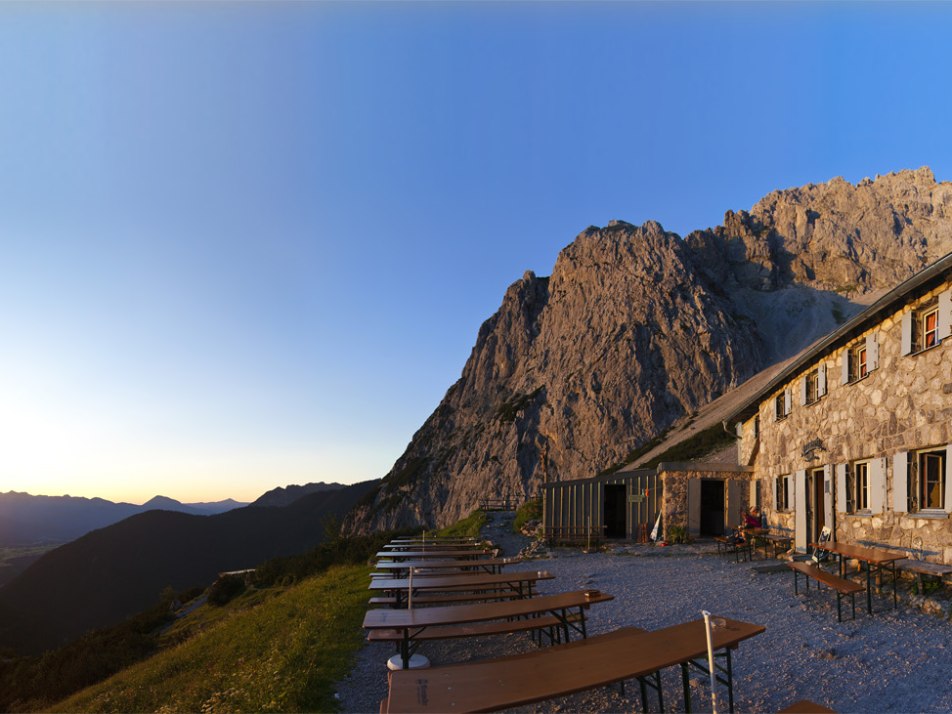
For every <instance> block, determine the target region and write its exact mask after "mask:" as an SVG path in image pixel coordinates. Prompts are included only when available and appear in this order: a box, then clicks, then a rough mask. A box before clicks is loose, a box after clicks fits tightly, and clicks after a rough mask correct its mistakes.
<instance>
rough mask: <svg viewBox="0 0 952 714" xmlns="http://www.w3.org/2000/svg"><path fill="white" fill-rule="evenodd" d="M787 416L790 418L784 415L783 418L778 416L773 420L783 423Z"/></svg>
mask: <svg viewBox="0 0 952 714" xmlns="http://www.w3.org/2000/svg"><path fill="white" fill-rule="evenodd" d="M788 416H790V415H789V414H784V415H783V416H778V417H777V418H776V419H775V421H784V420H785V419H786V418H787V417H788Z"/></svg>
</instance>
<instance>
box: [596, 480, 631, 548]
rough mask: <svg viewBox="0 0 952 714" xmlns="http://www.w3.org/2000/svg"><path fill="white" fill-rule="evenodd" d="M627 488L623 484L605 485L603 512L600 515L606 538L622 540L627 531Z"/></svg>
mask: <svg viewBox="0 0 952 714" xmlns="http://www.w3.org/2000/svg"><path fill="white" fill-rule="evenodd" d="M626 496H627V488H626V487H625V484H623V483H608V484H605V511H604V513H603V514H602V515H603V517H604V520H603V523H604V524H605V537H606V538H624V537H625V536H626V531H627V527H626V526H627V525H628V523H627V519H626V517H625V516H626V513H625V511H626V510H627V506H628V499H627V497H626Z"/></svg>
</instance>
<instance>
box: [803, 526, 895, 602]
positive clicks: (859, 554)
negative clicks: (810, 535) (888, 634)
mask: <svg viewBox="0 0 952 714" xmlns="http://www.w3.org/2000/svg"><path fill="white" fill-rule="evenodd" d="M810 545H811V546H812V547H813V548H819V549H820V550H825V551H827V552H828V553H832V554H834V555H836V556H837V557H838V559H839V566H840V577H845V576H846V559H847V558H853V559H855V560H858V561H859V562H861V563H863V564H864V566H865V567H864V570H865V571H866V611H867V612H868V614H870V615H872V614H873V576H872V571H873V567H874V566H875V569H876V571H877V573H879V574H880V576H881V575H882V572H883V569H884V567H885V566H887V565H889V566H891V570H892V576H893V608H896V607H897V606H898V604H899V598H898V595H897V592H896V561H897V560H902V559H903V558H905V557H907V555H906V553H897V552H896V551H893V550H886V549H885V548H867V547H866V546H862V545H854V544H852V543H835V542H833V541H827V542H825V543H811V544H810Z"/></svg>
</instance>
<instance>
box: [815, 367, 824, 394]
mask: <svg viewBox="0 0 952 714" xmlns="http://www.w3.org/2000/svg"><path fill="white" fill-rule="evenodd" d="M825 394H826V362H820V366H819V367H817V370H816V395H817V397H822V396H824V395H825Z"/></svg>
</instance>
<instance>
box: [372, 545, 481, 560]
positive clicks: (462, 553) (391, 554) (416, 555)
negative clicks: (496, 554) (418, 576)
mask: <svg viewBox="0 0 952 714" xmlns="http://www.w3.org/2000/svg"><path fill="white" fill-rule="evenodd" d="M492 554H493V551H491V550H487V549H481V550H480V549H477V548H456V549H454V550H381V551H379V552H378V553H377V555H376V558H377V559H378V560H380V559H381V558H384V559H387V560H422V559H424V558H434V559H435V558H443V559H444V560H445V559H447V558H456V559H459V560H463V559H466V558H470V559H476V558H488V557H489V556H491V555H492Z"/></svg>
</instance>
